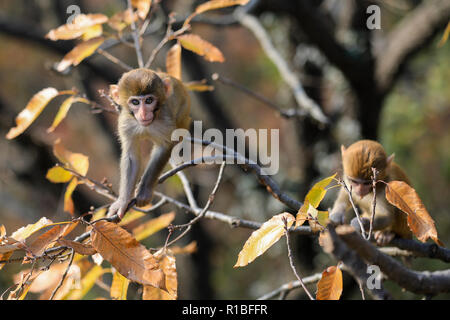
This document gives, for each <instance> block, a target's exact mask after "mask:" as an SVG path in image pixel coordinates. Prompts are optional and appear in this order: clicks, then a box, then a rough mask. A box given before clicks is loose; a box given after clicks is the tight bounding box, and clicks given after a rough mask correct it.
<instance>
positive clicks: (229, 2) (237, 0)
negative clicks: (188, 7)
mask: <svg viewBox="0 0 450 320" xmlns="http://www.w3.org/2000/svg"><path fill="white" fill-rule="evenodd" d="M249 1H250V0H212V1H208V2H205V3H202V4H201V5H199V6H198V7H197V8H196V9H195V13H197V14H199V13H202V12H205V11H209V10H214V9H220V8H225V7H231V6H235V5H246V4H247V3H248V2H249Z"/></svg>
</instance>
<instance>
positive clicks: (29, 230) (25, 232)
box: [11, 217, 53, 241]
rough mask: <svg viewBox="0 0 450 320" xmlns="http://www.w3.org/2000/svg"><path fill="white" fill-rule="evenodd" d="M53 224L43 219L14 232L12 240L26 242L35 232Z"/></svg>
mask: <svg viewBox="0 0 450 320" xmlns="http://www.w3.org/2000/svg"><path fill="white" fill-rule="evenodd" d="M52 223H53V222H52V221H51V220H49V219H47V218H46V217H42V218H41V219H39V221H38V222H36V223H33V224H29V225H27V226H25V227H22V228H20V229H18V230H17V231H15V232H13V234H12V235H11V238H13V239H14V240H17V241H24V240H25V239H26V238H28V237H29V236H30V235H32V234H33V233H34V232H36V231H38V230H40V229H42V228H43V227H45V226H48V225H50V224H52Z"/></svg>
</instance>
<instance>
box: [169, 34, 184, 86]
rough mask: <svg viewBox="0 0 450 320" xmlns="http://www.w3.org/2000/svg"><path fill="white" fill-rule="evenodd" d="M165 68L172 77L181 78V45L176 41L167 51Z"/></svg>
mask: <svg viewBox="0 0 450 320" xmlns="http://www.w3.org/2000/svg"><path fill="white" fill-rule="evenodd" d="M166 70H167V73H168V74H170V75H171V76H172V77H175V78H177V79H178V80H181V46H180V44H179V43H178V42H177V43H175V44H174V45H173V47H172V48H170V50H169V52H167V57H166Z"/></svg>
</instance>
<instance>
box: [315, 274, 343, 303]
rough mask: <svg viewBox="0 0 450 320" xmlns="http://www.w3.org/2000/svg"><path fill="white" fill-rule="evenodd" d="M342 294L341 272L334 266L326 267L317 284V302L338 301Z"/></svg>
mask: <svg viewBox="0 0 450 320" xmlns="http://www.w3.org/2000/svg"><path fill="white" fill-rule="evenodd" d="M341 294H342V271H341V269H339V268H338V267H336V266H331V267H328V268H327V269H326V270H325V271H324V272H322V278H321V279H320V280H319V282H318V283H317V294H316V299H317V300H339V298H340V297H341Z"/></svg>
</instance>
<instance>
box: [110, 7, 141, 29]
mask: <svg viewBox="0 0 450 320" xmlns="http://www.w3.org/2000/svg"><path fill="white" fill-rule="evenodd" d="M137 19H138V16H137V14H136V13H134V12H133V11H132V10H131V9H127V10H125V11H122V12H118V13H116V14H115V15H113V16H112V17H111V18H109V20H108V25H109V26H110V27H111V28H113V29H114V30H116V31H119V32H120V31H122V30H123V29H125V28H126V27H127V26H128V25H130V24H131V22H135V21H136V20H137Z"/></svg>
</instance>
